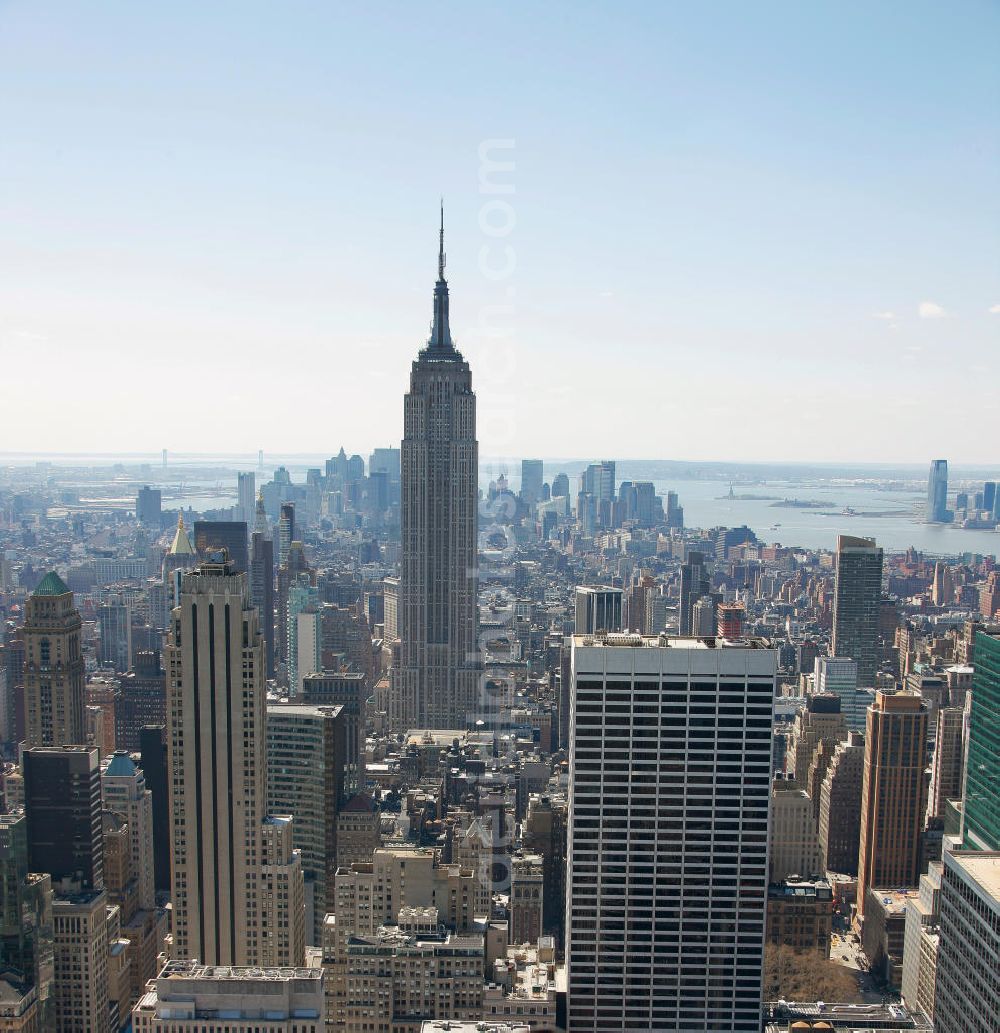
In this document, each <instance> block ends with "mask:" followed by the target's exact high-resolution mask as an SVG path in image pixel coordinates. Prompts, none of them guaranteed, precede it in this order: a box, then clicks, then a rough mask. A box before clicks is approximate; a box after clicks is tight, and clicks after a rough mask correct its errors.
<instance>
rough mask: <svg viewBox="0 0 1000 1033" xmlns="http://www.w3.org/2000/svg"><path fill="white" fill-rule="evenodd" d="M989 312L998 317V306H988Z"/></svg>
mask: <svg viewBox="0 0 1000 1033" xmlns="http://www.w3.org/2000/svg"><path fill="white" fill-rule="evenodd" d="M990 312H991V313H992V314H993V315H994V316H1000V305H990Z"/></svg>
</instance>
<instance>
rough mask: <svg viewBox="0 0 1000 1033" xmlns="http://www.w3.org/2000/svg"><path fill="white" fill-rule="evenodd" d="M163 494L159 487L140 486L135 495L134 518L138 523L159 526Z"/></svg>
mask: <svg viewBox="0 0 1000 1033" xmlns="http://www.w3.org/2000/svg"><path fill="white" fill-rule="evenodd" d="M162 500H163V495H162V493H161V491H160V489H159V488H150V487H148V486H146V487H143V488H140V489H139V491H138V494H137V495H136V497H135V518H136V520H138V521H139V523H140V524H147V525H148V526H150V527H155V528H159V526H160V513H161V506H162Z"/></svg>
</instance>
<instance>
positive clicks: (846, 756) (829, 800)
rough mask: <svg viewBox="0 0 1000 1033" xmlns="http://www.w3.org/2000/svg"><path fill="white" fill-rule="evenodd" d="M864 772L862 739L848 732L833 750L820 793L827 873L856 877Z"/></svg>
mask: <svg viewBox="0 0 1000 1033" xmlns="http://www.w3.org/2000/svg"><path fill="white" fill-rule="evenodd" d="M864 770H865V740H864V736H862V735H861V734H860V733H859V732H849V733H848V737H847V741H846V742H840V743H838V744H837V746H836V748H835V749H834V751H833V757H832V758H831V759H830V766H829V768H828V769H827V772H826V776H825V777H824V779H823V785H822V788H821V789H820V801H819V847H820V857H821V860H822V861H823V868H824V870H826V871H834V872H842V873H844V874H845V875H857V873H858V849H859V846H860V843H861V787H862V784H863V781H864Z"/></svg>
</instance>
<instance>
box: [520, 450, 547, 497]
mask: <svg viewBox="0 0 1000 1033" xmlns="http://www.w3.org/2000/svg"><path fill="white" fill-rule="evenodd" d="M543 479H544V478H543V473H542V461H541V459H522V460H521V498H522V500H523V501H525V502H527V503H528V505H529V506H530V505H533V504H534V503H536V502H538V501H540V499H541V497H542V483H543Z"/></svg>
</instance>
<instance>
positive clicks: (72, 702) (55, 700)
mask: <svg viewBox="0 0 1000 1033" xmlns="http://www.w3.org/2000/svg"><path fill="white" fill-rule="evenodd" d="M81 625H82V622H81V620H80V611H79V610H77V609H76V607H75V606H74V605H73V593H72V592H71V591H70V590H69V589H68V588H67V587H66V585H65V584H64V583H63V580H62V578H60V577H59V575H58V574H57V573H56V572H55V571H54V570H53V571H50V572H49V573H48V574H46V575H45V577H43V578H42V580H41V583H40V584H39V586H38V587H37V588H36V589H35V591H34V592H33V593H32V594H31V595H30V596H29V597H28V602H27V606H26V608H25V618H24V740H25V743H26V745H28V746H68V745H81V744H83V743H85V742H86V741H87V735H86V731H85V728H84V715H83V707H84V689H83V654H82V653H81V651H80V628H81Z"/></svg>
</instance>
